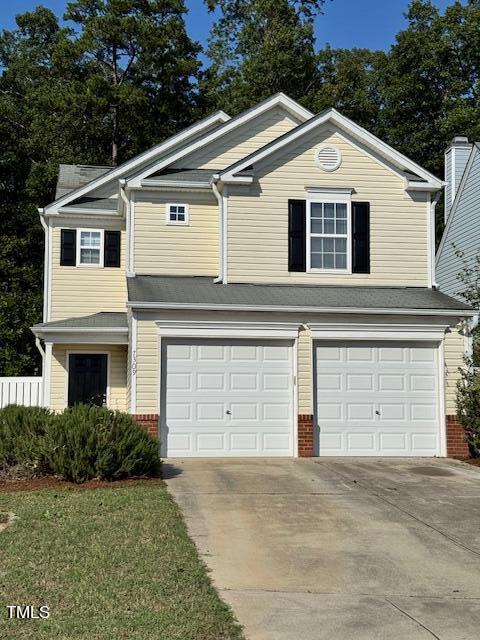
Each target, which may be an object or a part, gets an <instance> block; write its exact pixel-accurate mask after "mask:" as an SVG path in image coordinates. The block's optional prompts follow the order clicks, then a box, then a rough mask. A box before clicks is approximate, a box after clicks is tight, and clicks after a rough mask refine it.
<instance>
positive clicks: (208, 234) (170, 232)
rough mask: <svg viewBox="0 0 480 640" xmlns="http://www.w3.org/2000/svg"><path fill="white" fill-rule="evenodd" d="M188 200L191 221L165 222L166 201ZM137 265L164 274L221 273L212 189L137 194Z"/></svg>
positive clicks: (138, 268) (150, 272) (215, 203)
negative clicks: (187, 222) (180, 222)
mask: <svg viewBox="0 0 480 640" xmlns="http://www.w3.org/2000/svg"><path fill="white" fill-rule="evenodd" d="M169 202H170V203H177V204H180V203H181V204H185V203H186V204H188V207H189V224H188V225H175V224H170V225H169V224H167V223H166V214H165V206H166V203H169ZM134 207H135V214H134V218H135V233H134V262H135V264H134V269H135V272H136V273H147V274H164V275H176V276H179V275H202V276H209V275H211V276H216V275H218V264H219V256H218V203H217V200H216V198H215V196H214V195H213V193H212V191H210V190H208V191H206V192H193V191H184V192H183V191H182V192H178V191H176V192H173V191H172V192H165V193H163V192H162V193H155V192H145V193H139V194H137V195H136V201H135V205H134Z"/></svg>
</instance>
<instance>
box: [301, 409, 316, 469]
mask: <svg viewBox="0 0 480 640" xmlns="http://www.w3.org/2000/svg"><path fill="white" fill-rule="evenodd" d="M298 455H299V457H300V458H311V457H312V456H313V416H312V415H309V414H304V413H302V414H300V415H299V416H298Z"/></svg>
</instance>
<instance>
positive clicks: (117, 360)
mask: <svg viewBox="0 0 480 640" xmlns="http://www.w3.org/2000/svg"><path fill="white" fill-rule="evenodd" d="M100 352H101V353H108V354H109V359H108V360H109V363H108V373H107V385H108V406H109V408H110V409H118V410H119V411H126V409H127V347H126V345H111V344H109V345H101V344H95V345H84V344H82V345H78V344H56V345H53V350H52V368H51V379H50V408H51V409H53V410H54V411H63V409H65V407H66V406H67V404H68V369H67V366H68V363H67V353H100Z"/></svg>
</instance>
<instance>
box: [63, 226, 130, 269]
mask: <svg viewBox="0 0 480 640" xmlns="http://www.w3.org/2000/svg"><path fill="white" fill-rule="evenodd" d="M121 238H122V236H121V232H120V231H118V230H113V229H112V230H108V229H107V230H104V229H61V231H60V265H62V266H65V267H119V266H120V263H121V255H120V254H121Z"/></svg>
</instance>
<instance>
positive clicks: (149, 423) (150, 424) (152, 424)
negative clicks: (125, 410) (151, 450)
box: [132, 413, 158, 438]
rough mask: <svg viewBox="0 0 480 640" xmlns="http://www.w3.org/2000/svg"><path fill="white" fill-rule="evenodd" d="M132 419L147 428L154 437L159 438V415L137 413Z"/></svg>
mask: <svg viewBox="0 0 480 640" xmlns="http://www.w3.org/2000/svg"><path fill="white" fill-rule="evenodd" d="M132 418H133V419H134V420H135V421H136V422H138V423H139V424H141V425H142V427H145V429H146V430H147V431H148V433H150V434H151V435H152V436H155V437H156V438H158V414H157V413H136V414H134V415H133V416H132Z"/></svg>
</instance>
